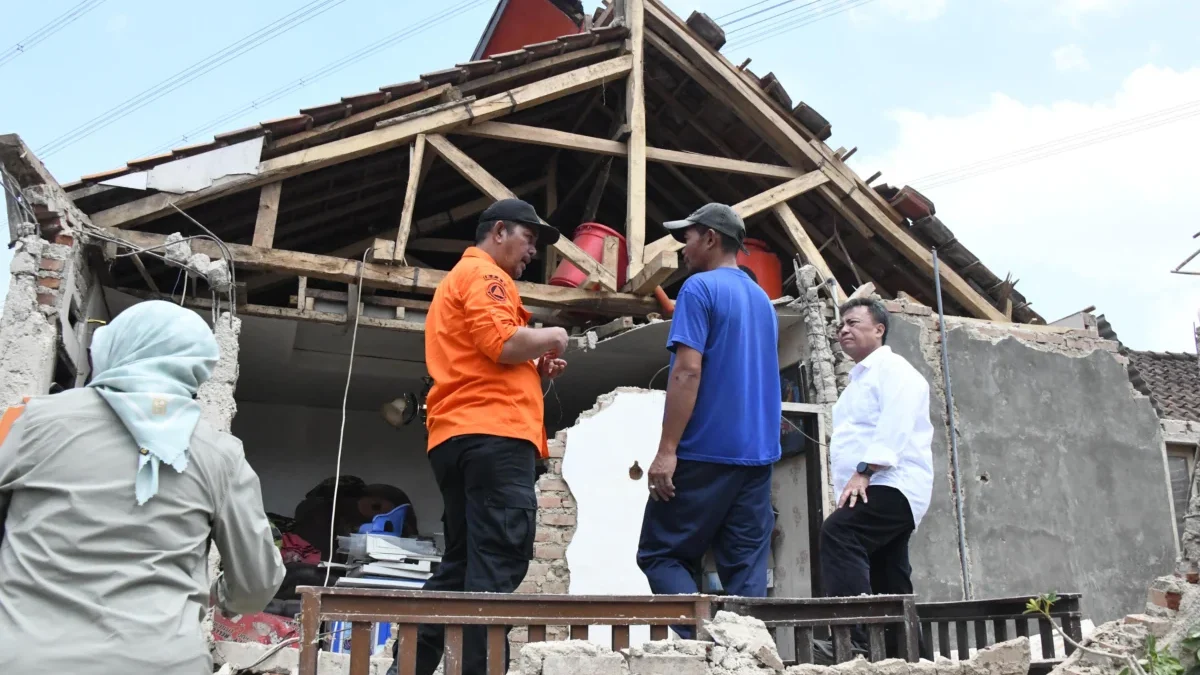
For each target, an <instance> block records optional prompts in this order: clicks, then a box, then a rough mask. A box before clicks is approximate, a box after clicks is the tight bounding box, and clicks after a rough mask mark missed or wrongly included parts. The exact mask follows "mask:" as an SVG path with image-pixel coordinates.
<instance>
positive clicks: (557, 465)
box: [546, 459, 562, 476]
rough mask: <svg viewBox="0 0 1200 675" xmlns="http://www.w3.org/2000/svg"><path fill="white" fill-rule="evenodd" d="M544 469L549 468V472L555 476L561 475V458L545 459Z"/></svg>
mask: <svg viewBox="0 0 1200 675" xmlns="http://www.w3.org/2000/svg"><path fill="white" fill-rule="evenodd" d="M546 469H548V470H549V473H552V474H554V475H556V476H561V475H562V460H561V459H548V460H546Z"/></svg>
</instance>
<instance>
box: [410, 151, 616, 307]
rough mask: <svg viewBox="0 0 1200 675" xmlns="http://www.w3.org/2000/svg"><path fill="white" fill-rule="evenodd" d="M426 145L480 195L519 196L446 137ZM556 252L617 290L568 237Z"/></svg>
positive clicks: (611, 279)
mask: <svg viewBox="0 0 1200 675" xmlns="http://www.w3.org/2000/svg"><path fill="white" fill-rule="evenodd" d="M426 141H427V142H428V144H429V147H430V148H431V149H432V150H433V151H434V152H436V153H437V154H438V156H440V157H441V158H442V159H444V160H446V162H447V163H448V164H450V165H451V166H453V167H454V168H455V169H456V170H457V171H458V172H459V173H461V174H462V176H463V177H464V178H466V179H467V180H468V181H470V182H471V184H472V185H474V186H475V187H477V188H479V191H480V192H482V193H484V194H485V195H487V196H489V197H491V198H492V199H494V200H498V199H511V198H515V197H516V196H517V195H516V194H515V193H514V192H513V191H512V190H509V189H508V188H507V187H505V185H504V184H503V183H501V182H500V181H499V180H497V179H496V177H495V176H493V175H492V174H490V173H488V171H487V169H484V168H483V167H482V166H480V165H479V163H478V162H476V161H475V160H473V159H471V158H470V157H468V156H467V154H466V153H464V152H463V151H462V150H459V149H458V148H457V147H456V146H455V145H454V144H453V143H451V142H450V141H448V140H446V137H445V136H442V135H441V134H430V135H429V136H428V137H427V139H426ZM554 250H556V251H558V253H559V254H560V255H562V257H564V258H566V259H567V260H570V261H571V263H572V264H574V265H575V266H576V267H578V268H579V269H581V270H583V272H584V274H587V275H588V276H589V277H590V278H592V279H594V280H595V281H596V283H598V284H600V285H601V286H602V287H604V288H606V289H608V290H610V291H615V290H617V278H616V277H615V276H613V275H612V274H611V273H610V272H609V271H608V270H606V269H604V267H603V266H602V265H601V264H600V262H599V261H597V260H596V259H595V258H593V257H591V256H590V255H588V254H587V253H586V252H585V251H584V250H583V249H581V248H579V247H578V246H576V245H575V242H573V241H571V240H570V239H568V238H566V237H559V238H558V241H557V242H555V243H554Z"/></svg>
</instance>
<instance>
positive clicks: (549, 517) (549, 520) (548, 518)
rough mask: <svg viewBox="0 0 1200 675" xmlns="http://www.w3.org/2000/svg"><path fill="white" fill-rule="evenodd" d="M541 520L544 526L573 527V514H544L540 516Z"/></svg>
mask: <svg viewBox="0 0 1200 675" xmlns="http://www.w3.org/2000/svg"><path fill="white" fill-rule="evenodd" d="M541 520H542V523H544V524H546V525H558V526H561V527H574V526H575V514H573V513H545V514H542V517H541Z"/></svg>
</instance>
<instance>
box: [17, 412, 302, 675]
mask: <svg viewBox="0 0 1200 675" xmlns="http://www.w3.org/2000/svg"><path fill="white" fill-rule="evenodd" d="M137 457H138V450H137V446H136V444H135V443H134V441H133V438H132V437H131V436H130V435H129V432H128V431H126V429H125V427H124V426H123V425H122V424H121V422H120V420H119V419H118V418H117V417H116V415H114V414H113V412H112V410H111V409H109V407H108V405H107V404H106V403H105V402H104V400H103V399H102V398H100V396H99V395H98V394H96V392H95V391H92V390H90V389H73V390H70V391H67V392H64V393H62V394H58V395H55V396H46V397H40V398H35V399H33V400H31V401H30V402H29V404H28V405H27V407H26V409H25V412H24V414H23V415H22V416H21V417H20V418H19V420H18V421H17V423H16V424H15V425H14V426H13V428H12V430H11V432H10V433H9V435H8V438H7V440H5V441H4V442H3V445H0V673H22V674H26V673H28V674H34V673H74V674H77V675H90V674H92V673H95V674H96V675H100V674H102V673H103V674H108V673H123V674H128V675H140V674H141V673H146V674H147V675H149V674H150V673H154V674H155V675H159V674H162V673H183V674H192V673H194V674H196V675H200V674H201V673H204V674H205V675H209V674H210V673H212V661H211V658H210V656H209V653H208V649H207V646H206V645H205V642H204V640H203V639H202V638H201V635H200V622H201V620H202V618H203V616H204V612H205V608H206V607H207V604H208V603H207V601H208V596H209V582H208V579H207V576H208V570H207V549H208V542H209V540H210V538H211V539H212V540H213V541H214V542H215V543H216V546H217V550H218V551H220V553H221V558H222V561H223V566H224V569H225V573H224V576H223V577H222V579H221V581H220V583H219V584H218V586H219V588H218V592H219V594H220V597H221V598H222V602H223V604H224V606H225V608H226V610H227V611H229V612H234V613H252V612H258V611H261V610H262V609H263V608H264V607H265V606H266V605H267V603H268V602H269V601H270V599H271V598H272V597H273V596H274V595H275V592H276V591H277V590H278V589H279V585H280V583H282V582H283V575H284V568H283V562H282V560H281V559H280V556H279V551H278V550H277V549H276V547H275V544H274V542H273V541H272V537H271V527H270V523H269V522H268V521H267V517H266V514H265V513H264V512H263V505H262V493H261V489H260V487H259V482H258V476H257V475H256V474H255V473H254V471H253V469H251V468H250V465H249V464H248V463H247V462H246V459H245V457H244V455H243V453H242V445H241V443H240V442H239V441H238V440H237V439H236V438H234V437H233V436H231V435H229V434H226V433H222V432H219V431H217V430H215V429H214V428H213V427H212V426H210V425H209V424H207V423H205V422H203V421H201V422H200V424H199V426H198V427H197V428H196V432H195V434H194V435H193V436H192V444H191V448H190V450H189V452H188V457H189V463H188V467H187V469H186V470H185V471H184V472H183V473H178V472H176V471H175V470H174V469H172V468H170V467H168V466H167V465H165V464H164V465H163V466H162V467H161V470H160V473H159V490H158V494H157V496H155V497H154V498H153V499H151V500H150V501H149V502H147V503H146V504H145V505H143V506H137V504H136V502H135V501H134V486H133V481H134V472H135V470H136V468H137Z"/></svg>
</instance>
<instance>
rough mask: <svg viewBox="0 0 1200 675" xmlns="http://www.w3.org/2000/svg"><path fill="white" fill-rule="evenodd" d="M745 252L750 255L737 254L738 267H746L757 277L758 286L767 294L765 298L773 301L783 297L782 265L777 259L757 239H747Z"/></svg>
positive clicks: (764, 243) (765, 244)
mask: <svg viewBox="0 0 1200 675" xmlns="http://www.w3.org/2000/svg"><path fill="white" fill-rule="evenodd" d="M745 244H746V250H748V251H750V254H749V255H747V254H745V253H741V252H738V257H737V263H738V265H741V266H744V267H748V268H749V269H750V271H751V272H754V276H756V277H758V285H759V286H760V287H761V288H762V289H763V290H764V291H766V292H767V297H768V298H770V299H772V300H774V299H776V298H778V297H780V296H782V295H783V264H782V263H780V262H779V257H778V256H776V255H775V254H774V253H771V249H769V248H767V243H766V242H765V241H761V240H759V239H747V240H746V241H745Z"/></svg>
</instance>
